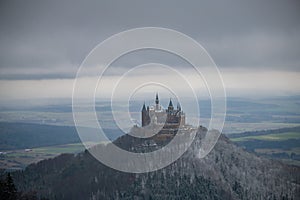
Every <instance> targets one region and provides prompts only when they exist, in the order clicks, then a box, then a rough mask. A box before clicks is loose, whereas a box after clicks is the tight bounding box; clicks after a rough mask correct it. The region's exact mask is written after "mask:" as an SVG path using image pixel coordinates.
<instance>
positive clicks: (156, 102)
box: [155, 92, 159, 104]
mask: <svg viewBox="0 0 300 200" xmlns="http://www.w3.org/2000/svg"><path fill="white" fill-rule="evenodd" d="M155 104H159V99H158V93H157V92H156V98H155Z"/></svg>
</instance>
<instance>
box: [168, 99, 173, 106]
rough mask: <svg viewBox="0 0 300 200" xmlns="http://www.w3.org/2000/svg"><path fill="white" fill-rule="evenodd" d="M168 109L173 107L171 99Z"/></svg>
mask: <svg viewBox="0 0 300 200" xmlns="http://www.w3.org/2000/svg"><path fill="white" fill-rule="evenodd" d="M169 107H173V103H172V99H170V103H169Z"/></svg>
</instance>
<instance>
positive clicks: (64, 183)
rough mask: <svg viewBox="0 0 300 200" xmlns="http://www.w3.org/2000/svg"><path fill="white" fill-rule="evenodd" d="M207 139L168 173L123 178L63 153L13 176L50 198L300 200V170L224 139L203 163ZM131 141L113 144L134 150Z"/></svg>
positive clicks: (21, 185)
mask: <svg viewBox="0 0 300 200" xmlns="http://www.w3.org/2000/svg"><path fill="white" fill-rule="evenodd" d="M204 134H206V130H205V129H203V128H202V129H199V130H198V133H197V136H196V138H195V140H194V142H193V144H192V145H191V146H190V148H189V149H188V151H187V152H185V154H184V155H183V156H182V157H181V158H180V159H178V160H177V161H175V162H174V163H172V164H171V165H169V166H167V167H165V168H164V169H161V170H158V171H155V172H150V173H143V174H131V173H123V172H119V171H116V170H113V169H111V168H108V167H106V166H105V165H103V164H101V163H99V162H98V161H97V160H95V159H94V158H93V157H92V156H91V155H90V154H89V152H87V151H85V152H83V153H80V154H77V155H73V154H63V155H61V156H58V157H56V158H54V159H49V160H44V161H41V162H39V163H37V164H32V165H30V166H28V167H27V168H26V170H24V171H17V172H14V173H13V174H12V176H13V178H14V180H15V183H16V185H17V187H18V189H19V190H20V191H29V190H35V191H37V193H38V195H39V196H40V197H46V198H49V199H74V200H76V199H222V200H223V199H272V200H274V199H297V198H298V197H299V196H300V168H299V167H296V166H290V165H286V164H283V163H281V162H277V161H272V160H269V159H266V158H261V157H257V156H256V155H254V154H251V153H248V152H246V151H244V150H243V149H242V148H239V147H237V146H235V145H234V144H233V143H232V142H230V141H229V139H228V138H227V137H225V136H224V135H222V136H221V137H220V138H219V141H218V142H217V144H216V146H215V147H214V149H213V150H212V151H211V152H210V153H209V155H208V156H207V157H205V158H204V159H200V158H198V157H197V153H198V150H199V145H200V143H201V140H202V138H203V136H204ZM132 141H133V138H132V137H131V136H128V135H125V136H122V137H120V138H118V139H117V140H116V141H115V142H116V144H118V145H120V146H121V147H123V148H125V149H127V148H130V147H134V145H136V143H133V142H132Z"/></svg>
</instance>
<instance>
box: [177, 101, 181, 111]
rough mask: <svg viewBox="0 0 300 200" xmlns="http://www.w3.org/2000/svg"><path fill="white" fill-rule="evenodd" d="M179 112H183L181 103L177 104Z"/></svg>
mask: <svg viewBox="0 0 300 200" xmlns="http://www.w3.org/2000/svg"><path fill="white" fill-rule="evenodd" d="M177 110H179V111H181V106H180V103H179V102H178V103H177Z"/></svg>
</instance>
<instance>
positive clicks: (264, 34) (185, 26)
mask: <svg viewBox="0 0 300 200" xmlns="http://www.w3.org/2000/svg"><path fill="white" fill-rule="evenodd" d="M147 26H155V27H165V28H171V29H174V30H177V31H180V32H182V33H185V34H187V35H189V36H190V37H192V38H194V39H195V40H197V41H198V42H199V43H200V44H201V45H203V47H204V48H205V49H206V50H207V51H208V52H209V54H210V55H211V57H212V58H213V59H214V61H215V63H216V64H217V66H218V67H219V68H220V71H221V73H222V76H223V79H224V83H225V86H226V88H227V89H228V94H229V95H231V94H232V95H239V94H243V93H242V91H244V93H245V89H247V90H249V91H250V93H259V92H260V93H262V94H266V91H267V94H268V95H281V94H283V95H289V94H292V95H295V94H299V92H300V90H299V85H300V70H299V69H300V3H299V1H296V0H295V1H289V0H284V1H282V0H270V1H261V0H254V1H239V0H237V1H174V0H164V1H161V0H159V1H141V0H137V1H124V0H123V1H122V0H120V1H113V0H110V1H39V0H37V1H31V0H28V1H11V0H7V1H1V3H0V44H1V45H0V84H1V85H0V92H1V98H5V99H10V98H37V97H41V98H49V97H64V98H65V97H71V93H72V84H73V81H74V78H75V75H76V71H77V70H78V68H79V66H80V64H81V62H82V61H83V59H84V58H85V57H86V56H87V54H88V53H89V52H90V51H91V50H92V49H93V48H94V47H95V46H96V45H97V44H99V43H100V42H102V41H103V40H105V39H106V38H108V37H109V36H111V35H113V34H116V33H118V32H121V31H125V30H128V29H131V28H137V27H147ZM150 55H151V53H150ZM153 57H155V59H156V60H160V59H166V57H165V56H155V55H153ZM136 60H138V62H137V63H140V64H142V63H143V62H147V61H148V60H151V59H149V55H148V54H147V53H144V54H141V55H140V56H137V55H136V56H129V57H128V59H127V61H126V62H125V61H124V62H123V63H122V62H119V64H118V65H117V64H116V65H115V66H113V67H115V68H116V69H117V68H122V67H124V68H126V67H127V66H126V65H130V64H131V63H136ZM170 64H173V65H180V62H173V63H172V62H171V63H170ZM110 81H113V79H110ZM258 91H259V92H258ZM247 93H248V92H247Z"/></svg>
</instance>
